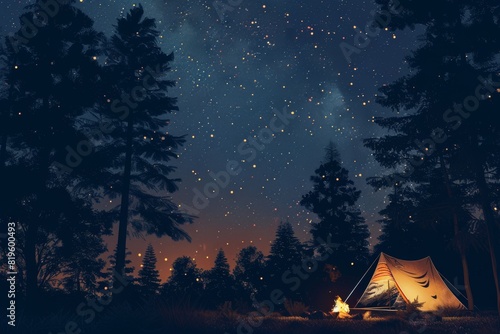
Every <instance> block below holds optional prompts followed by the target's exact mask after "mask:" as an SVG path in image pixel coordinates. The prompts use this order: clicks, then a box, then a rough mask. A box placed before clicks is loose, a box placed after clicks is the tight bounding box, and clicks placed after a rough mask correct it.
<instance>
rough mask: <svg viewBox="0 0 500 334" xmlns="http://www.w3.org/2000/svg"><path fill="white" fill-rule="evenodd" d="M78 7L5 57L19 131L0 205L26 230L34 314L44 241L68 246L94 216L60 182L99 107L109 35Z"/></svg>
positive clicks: (6, 161)
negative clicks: (84, 125) (75, 230)
mask: <svg viewBox="0 0 500 334" xmlns="http://www.w3.org/2000/svg"><path fill="white" fill-rule="evenodd" d="M40 2H41V1H39V0H37V1H35V4H33V5H30V6H28V7H26V11H25V12H24V13H23V14H22V15H21V21H26V20H28V21H29V22H33V20H37V15H38V14H37V12H38V9H37V8H38V6H39V3H40ZM72 3H73V1H71V2H69V3H68V4H61V5H60V7H59V13H58V15H57V16H55V17H54V18H52V19H51V20H49V21H48V22H46V24H43V25H41V26H40V27H37V34H36V35H35V36H33V38H31V39H30V40H29V41H28V42H27V43H17V42H16V41H15V40H12V39H10V38H9V39H8V40H7V43H6V45H5V49H4V51H5V52H4V57H5V58H4V60H5V63H6V64H8V66H9V67H8V68H7V74H6V76H5V78H6V81H7V82H6V83H7V84H6V85H5V86H3V87H2V90H4V89H5V90H4V91H3V92H2V95H4V96H6V97H7V99H9V100H10V103H9V104H8V105H7V106H5V105H4V106H5V108H2V116H1V117H2V121H3V120H6V123H5V125H7V126H12V127H11V129H10V130H6V129H5V128H4V129H3V130H2V136H3V137H2V153H1V154H2V157H1V158H2V159H3V161H2V167H1V168H2V173H1V174H2V175H1V177H2V180H1V181H2V182H1V183H2V184H3V185H4V186H3V187H2V189H1V192H0V200H1V202H2V204H3V205H4V206H5V209H6V210H5V211H4V212H3V213H2V216H1V217H0V219H2V220H4V219H6V217H10V219H12V220H15V221H19V223H20V225H22V228H23V230H24V231H23V237H24V240H23V242H22V243H23V249H22V252H23V257H24V263H25V272H26V294H27V298H28V303H27V305H28V307H31V306H34V305H35V304H34V303H35V300H36V296H37V292H38V287H39V274H40V266H41V265H44V263H40V262H39V258H38V257H37V248H40V245H41V244H43V243H45V240H44V239H42V238H43V236H46V237H51V238H52V237H53V236H55V235H57V237H58V238H60V239H61V240H63V245H64V247H66V246H69V245H71V242H70V241H69V239H71V237H72V233H71V232H70V231H69V230H70V229H71V224H73V223H75V224H76V223H77V222H79V220H78V219H79V215H82V214H83V215H87V214H89V215H92V214H93V212H94V210H93V209H92V208H91V207H90V206H89V205H88V204H89V202H90V200H89V197H88V193H87V199H83V197H80V198H78V197H79V194H75V193H74V192H73V191H72V189H71V188H70V187H69V185H71V184H74V183H76V182H77V180H78V178H77V177H76V175H74V176H71V177H68V176H64V175H61V173H60V171H58V170H57V168H55V165H54V164H55V163H56V162H57V161H58V160H60V157H64V156H65V155H66V153H67V151H66V146H68V145H70V144H72V143H73V141H75V140H77V139H78V138H79V137H80V136H81V133H80V131H79V130H78V126H77V118H78V117H79V116H81V115H82V114H83V113H84V111H85V109H86V108H90V107H92V106H93V105H94V104H95V101H96V91H95V90H94V89H92V87H95V86H96V85H95V83H96V82H97V81H98V78H99V76H98V74H99V65H98V63H97V62H96V61H95V60H94V58H93V57H95V56H98V55H99V45H100V42H101V41H102V40H103V37H102V34H99V33H97V32H96V31H95V30H94V29H93V22H92V20H91V19H90V18H89V17H88V16H86V15H85V14H84V13H83V12H81V11H80V10H79V9H77V8H76V7H74V6H73V4H72ZM83 211H86V213H84V212H83ZM68 222H71V223H68ZM95 223H96V224H101V225H102V223H98V222H95ZM28 311H29V309H28Z"/></svg>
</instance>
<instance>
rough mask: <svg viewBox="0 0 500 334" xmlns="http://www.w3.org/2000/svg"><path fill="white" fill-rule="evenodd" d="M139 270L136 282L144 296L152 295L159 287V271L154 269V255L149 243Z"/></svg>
mask: <svg viewBox="0 0 500 334" xmlns="http://www.w3.org/2000/svg"><path fill="white" fill-rule="evenodd" d="M141 267H142V268H141V270H139V278H138V282H139V285H140V287H141V292H142V294H143V295H144V296H154V295H155V294H156V293H157V292H158V289H159V287H160V281H161V280H160V273H159V272H158V270H157V269H156V255H155V251H154V249H153V246H152V245H151V244H149V245H148V248H147V249H146V253H145V254H144V257H143V260H142V266H141Z"/></svg>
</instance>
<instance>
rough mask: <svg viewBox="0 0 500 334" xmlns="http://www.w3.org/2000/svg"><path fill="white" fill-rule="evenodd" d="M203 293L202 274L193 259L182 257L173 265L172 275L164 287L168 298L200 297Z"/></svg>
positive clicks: (164, 292)
mask: <svg viewBox="0 0 500 334" xmlns="http://www.w3.org/2000/svg"><path fill="white" fill-rule="evenodd" d="M202 291H203V283H202V272H201V270H200V269H198V268H197V267H196V263H194V261H193V260H191V258H189V257H187V256H182V257H179V258H177V259H176V260H175V261H174V263H173V264H172V274H171V275H170V278H169V279H168V282H167V284H166V285H165V286H164V289H163V294H164V295H166V297H167V298H168V297H175V298H178V299H179V298H184V297H190V296H192V297H199V296H200V295H201V293H202Z"/></svg>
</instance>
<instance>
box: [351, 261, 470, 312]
mask: <svg viewBox="0 0 500 334" xmlns="http://www.w3.org/2000/svg"><path fill="white" fill-rule="evenodd" d="M367 272H368V271H367ZM365 275H366V273H365ZM361 280H362V279H361ZM360 282H361V281H360ZM358 285H359V282H358ZM356 287H357V285H356ZM356 287H355V288H354V289H356ZM450 288H452V289H454V287H453V286H452V285H451V284H448V285H447V284H446V283H445V281H444V280H443V277H442V276H441V274H440V273H439V272H438V271H437V269H436V267H434V264H433V263H432V260H431V258H430V257H426V258H423V259H421V260H416V261H406V260H399V259H396V258H395V257H392V256H389V255H387V254H384V253H381V254H380V256H379V258H378V263H377V267H376V268H375V272H374V273H373V276H372V278H371V280H370V282H369V283H368V286H367V287H366V289H365V291H364V293H363V295H362V296H361V298H360V299H359V300H358V303H357V304H356V306H355V307H354V308H353V309H373V310H374V309H380V310H384V309H386V310H388V309H399V308H404V307H405V306H406V304H409V303H412V302H418V303H419V304H421V305H422V306H421V307H420V310H422V311H435V310H438V309H443V308H446V309H466V307H465V306H464V305H463V304H462V302H460V300H459V299H458V298H457V297H456V295H455V294H454V293H453V292H452V291H451V290H450ZM455 290H456V289H455ZM353 291H354V290H353ZM457 292H458V291H457ZM351 294H352V292H351ZM348 298H349V297H348Z"/></svg>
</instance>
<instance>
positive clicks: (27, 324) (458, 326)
mask: <svg viewBox="0 0 500 334" xmlns="http://www.w3.org/2000/svg"><path fill="white" fill-rule="evenodd" d="M70 320H72V321H75V322H76V323H77V324H78V325H79V328H80V329H81V330H82V331H81V333H82V334H83V333H93V334H105V333H106V334H109V333H113V334H115V333H116V334H118V333H133V334H154V333H157V334H163V333H165V334H167V333H168V334H177V333H178V334H188V333H196V334H240V333H244V334H281V333H283V334H285V333H286V334H330V333H331V334H341V333H342V334H343V333H346V334H347V333H353V334H358V333H359V334H361V333H363V334H364V333H370V334H392V333H394V334H401V333H408V334H417V333H426V334H437V333H449V334H454V333H456V334H475V333H477V334H499V333H500V322H499V318H498V317H497V316H494V315H491V314H474V315H467V316H460V317H457V316H443V317H438V318H432V317H427V318H426V317H422V318H418V319H415V320H407V319H405V317H404V316H403V315H402V314H398V315H391V316H388V317H371V318H369V319H367V320H352V319H333V318H329V319H318V320H311V319H305V318H301V317H299V316H279V315H277V314H273V315H271V316H267V317H263V316H259V315H257V313H255V312H254V313H249V314H238V313H236V312H235V311H233V309H232V307H231V305H226V306H225V307H224V308H221V309H220V310H218V311H208V310H200V309H197V308H195V307H193V306H191V305H190V304H189V303H184V304H168V303H154V302H152V303H150V304H149V305H148V306H142V307H133V306H130V305H127V304H125V305H118V306H111V305H110V306H109V308H107V309H106V310H104V311H103V312H101V313H98V314H96V317H95V319H94V321H92V322H91V323H89V324H86V323H84V321H82V320H83V319H82V318H79V317H78V316H77V315H76V314H72V312H64V313H62V312H61V313H55V314H54V315H52V316H49V317H44V318H40V317H38V318H28V317H26V316H24V317H22V318H21V319H19V322H18V324H19V326H18V328H17V329H18V330H19V331H18V333H29V334H39V333H40V334H41V333H43V334H48V333H49V332H52V333H53V334H56V333H57V334H58V333H61V332H62V333H64V327H65V325H66V324H67V323H68V321H70Z"/></svg>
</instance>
